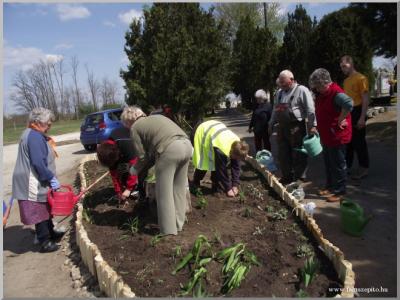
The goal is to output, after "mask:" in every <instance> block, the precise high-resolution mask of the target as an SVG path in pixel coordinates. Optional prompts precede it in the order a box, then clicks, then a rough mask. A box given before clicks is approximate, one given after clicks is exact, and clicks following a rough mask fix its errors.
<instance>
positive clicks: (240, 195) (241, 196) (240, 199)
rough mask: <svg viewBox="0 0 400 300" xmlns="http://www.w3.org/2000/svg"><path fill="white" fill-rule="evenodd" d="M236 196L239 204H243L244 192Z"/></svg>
mask: <svg viewBox="0 0 400 300" xmlns="http://www.w3.org/2000/svg"><path fill="white" fill-rule="evenodd" d="M238 196H239V203H241V204H243V203H244V202H245V200H246V195H245V193H244V191H239V194H238Z"/></svg>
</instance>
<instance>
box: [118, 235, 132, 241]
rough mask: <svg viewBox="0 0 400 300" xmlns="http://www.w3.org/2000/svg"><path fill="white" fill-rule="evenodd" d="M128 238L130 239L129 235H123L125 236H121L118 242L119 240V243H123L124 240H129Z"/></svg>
mask: <svg viewBox="0 0 400 300" xmlns="http://www.w3.org/2000/svg"><path fill="white" fill-rule="evenodd" d="M128 238H129V235H127V234H123V235H121V236H120V237H119V238H118V240H119V241H123V240H126V239H128Z"/></svg>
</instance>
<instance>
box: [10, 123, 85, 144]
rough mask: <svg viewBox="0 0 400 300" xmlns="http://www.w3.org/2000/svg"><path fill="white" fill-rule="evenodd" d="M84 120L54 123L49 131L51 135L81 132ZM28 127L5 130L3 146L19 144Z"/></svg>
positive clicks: (19, 126)
mask: <svg viewBox="0 0 400 300" xmlns="http://www.w3.org/2000/svg"><path fill="white" fill-rule="evenodd" d="M81 123H82V120H70V121H57V122H54V123H53V124H52V126H51V129H50V130H49V132H48V133H49V135H50V136H54V135H60V134H64V133H70V132H76V131H79V130H80V126H81ZM25 128H26V127H25V126H21V125H18V126H16V127H15V128H14V127H7V128H4V129H3V144H4V145H8V144H14V143H18V141H19V138H20V137H21V134H22V132H23V131H24V129H25Z"/></svg>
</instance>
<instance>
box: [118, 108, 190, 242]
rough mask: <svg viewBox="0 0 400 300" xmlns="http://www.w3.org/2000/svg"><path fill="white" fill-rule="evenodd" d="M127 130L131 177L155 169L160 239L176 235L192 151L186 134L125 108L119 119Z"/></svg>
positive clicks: (182, 216) (183, 208) (166, 122)
mask: <svg viewBox="0 0 400 300" xmlns="http://www.w3.org/2000/svg"><path fill="white" fill-rule="evenodd" d="M121 121H122V123H123V124H124V126H126V127H128V128H130V132H131V139H132V143H133V148H134V154H135V156H136V157H137V159H138V161H137V163H136V165H135V166H134V167H132V168H131V171H130V172H131V174H135V175H138V176H139V177H141V176H142V174H143V173H144V172H146V171H147V170H148V169H149V168H150V167H151V166H153V165H155V176H156V200H157V216H158V224H159V226H160V232H161V234H163V235H168V234H173V235H176V234H177V233H178V232H179V231H181V230H182V228H183V224H184V222H185V218H186V208H187V200H186V187H187V180H188V179H187V175H188V165H189V160H190V157H191V156H192V152H193V148H192V145H191V143H190V140H189V138H188V136H187V135H186V133H185V132H184V131H183V130H182V129H181V128H180V127H179V126H178V125H176V124H175V123H174V122H173V121H171V120H170V119H169V118H167V117H165V116H163V115H150V116H146V114H145V113H144V112H143V111H142V110H141V109H140V108H139V107H137V106H130V107H125V108H124V111H123V112H122V115H121Z"/></svg>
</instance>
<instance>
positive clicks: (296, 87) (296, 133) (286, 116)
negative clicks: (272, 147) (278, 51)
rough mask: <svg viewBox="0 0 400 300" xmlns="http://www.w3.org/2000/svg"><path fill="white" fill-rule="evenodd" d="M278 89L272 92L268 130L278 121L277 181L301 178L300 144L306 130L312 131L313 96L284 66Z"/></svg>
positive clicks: (304, 159)
mask: <svg viewBox="0 0 400 300" xmlns="http://www.w3.org/2000/svg"><path fill="white" fill-rule="evenodd" d="M278 81H279V86H280V90H279V91H278V92H277V93H276V96H275V100H274V107H273V111H272V116H271V121H270V123H269V131H270V132H272V127H273V126H274V125H275V124H276V123H278V148H279V164H280V168H281V172H282V178H281V183H282V184H289V183H291V182H293V181H297V180H301V181H305V179H306V171H307V155H306V154H304V153H302V152H300V151H297V150H295V149H296V148H301V147H302V144H303V138H304V137H305V136H306V134H307V132H308V133H309V134H313V133H316V132H317V130H316V126H317V123H316V119H315V107H314V100H313V98H312V95H311V92H310V90H309V89H308V88H307V87H305V86H303V85H300V84H298V83H296V81H295V80H294V76H293V73H292V72H291V71H289V70H284V71H282V72H281V73H280V74H279V77H278Z"/></svg>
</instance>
